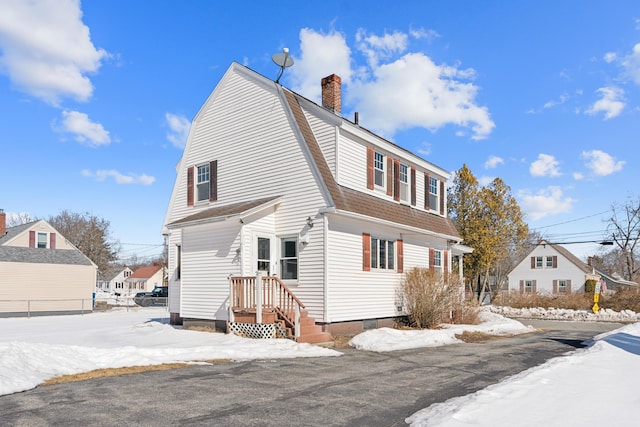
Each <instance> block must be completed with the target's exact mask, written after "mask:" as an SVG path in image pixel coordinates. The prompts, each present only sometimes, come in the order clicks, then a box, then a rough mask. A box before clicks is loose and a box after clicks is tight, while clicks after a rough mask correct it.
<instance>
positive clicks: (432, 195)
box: [429, 177, 438, 211]
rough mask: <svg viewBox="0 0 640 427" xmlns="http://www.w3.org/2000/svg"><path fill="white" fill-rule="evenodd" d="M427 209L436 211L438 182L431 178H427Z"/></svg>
mask: <svg viewBox="0 0 640 427" xmlns="http://www.w3.org/2000/svg"><path fill="white" fill-rule="evenodd" d="M429 209H431V210H433V211H437V210H438V180H437V179H436V178H433V177H430V178H429Z"/></svg>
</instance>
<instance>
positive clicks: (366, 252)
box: [362, 233, 371, 271]
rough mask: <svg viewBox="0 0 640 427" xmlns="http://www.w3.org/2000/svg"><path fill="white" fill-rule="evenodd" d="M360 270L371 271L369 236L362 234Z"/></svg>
mask: <svg viewBox="0 0 640 427" xmlns="http://www.w3.org/2000/svg"><path fill="white" fill-rule="evenodd" d="M362 270H363V271H370V270H371V234H368V233H362Z"/></svg>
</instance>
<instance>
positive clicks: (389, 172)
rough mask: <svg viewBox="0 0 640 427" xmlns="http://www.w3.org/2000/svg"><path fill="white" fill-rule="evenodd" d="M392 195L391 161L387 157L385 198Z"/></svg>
mask: <svg viewBox="0 0 640 427" xmlns="http://www.w3.org/2000/svg"><path fill="white" fill-rule="evenodd" d="M392 195H393V159H392V158H391V157H387V196H392Z"/></svg>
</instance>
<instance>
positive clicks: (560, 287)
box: [558, 280, 567, 293]
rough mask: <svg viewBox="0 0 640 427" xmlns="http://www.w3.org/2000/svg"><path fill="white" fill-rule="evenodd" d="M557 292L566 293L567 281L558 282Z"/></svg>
mask: <svg viewBox="0 0 640 427" xmlns="http://www.w3.org/2000/svg"><path fill="white" fill-rule="evenodd" d="M558 292H561V293H562V292H567V281H566V280H558Z"/></svg>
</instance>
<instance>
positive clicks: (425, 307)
mask: <svg viewBox="0 0 640 427" xmlns="http://www.w3.org/2000/svg"><path fill="white" fill-rule="evenodd" d="M399 298H400V299H401V301H402V303H403V305H404V307H405V310H406V311H407V313H408V315H409V324H410V325H411V326H415V327H417V328H433V327H435V326H437V325H438V324H440V323H449V322H456V323H457V322H458V321H465V323H466V321H469V320H475V323H478V322H477V317H478V309H477V307H472V306H470V305H465V303H464V289H463V287H462V285H461V283H460V280H458V277H457V276H455V275H450V277H449V278H448V280H446V281H445V280H444V277H442V274H440V273H439V272H433V271H431V270H429V269H426V268H413V269H411V270H410V271H409V272H407V273H405V276H404V278H403V280H402V283H401V285H400V289H399ZM474 311H475V315H474Z"/></svg>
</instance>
